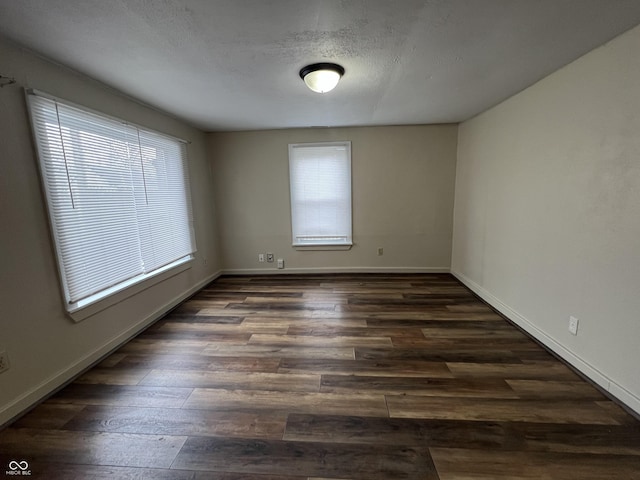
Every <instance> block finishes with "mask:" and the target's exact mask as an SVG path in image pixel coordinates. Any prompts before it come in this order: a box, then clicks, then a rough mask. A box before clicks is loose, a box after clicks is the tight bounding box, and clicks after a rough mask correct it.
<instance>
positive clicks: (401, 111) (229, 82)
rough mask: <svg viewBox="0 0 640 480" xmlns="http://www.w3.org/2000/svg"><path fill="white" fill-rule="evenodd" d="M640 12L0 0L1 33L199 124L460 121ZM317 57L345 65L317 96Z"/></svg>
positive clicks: (437, 2) (602, 3)
mask: <svg viewBox="0 0 640 480" xmlns="http://www.w3.org/2000/svg"><path fill="white" fill-rule="evenodd" d="M638 23H640V1H639V0H426V1H425V0H396V1H391V0H343V1H339V0H0V35H2V36H4V37H6V38H8V39H9V40H11V41H13V42H16V43H18V44H20V45H22V46H25V47H27V48H29V49H31V50H33V51H35V52H38V53H40V54H42V55H44V56H46V57H48V58H51V59H52V60H54V61H56V62H58V63H61V64H63V65H67V66H69V67H71V68H73V69H75V70H78V71H80V72H83V73H85V74H87V75H89V76H91V77H94V78H96V79H98V80H100V81H102V82H104V83H106V84H108V85H110V86H112V87H114V88H116V89H118V90H120V91H122V92H124V93H126V94H128V95H130V96H132V97H135V98H137V99H139V100H141V101H143V102H145V103H148V104H150V105H153V106H155V107H157V108H160V109H162V110H165V111H167V112H170V113H172V114H174V115H175V116H177V117H180V118H183V119H185V120H187V121H188V122H189V123H191V124H193V125H196V126H198V127H200V128H202V129H203V130H207V131H212V130H249V129H270V128H285V127H308V126H347V125H348V126H351V125H398V124H423V123H444V122H459V121H462V120H465V119H468V118H470V117H472V116H474V115H476V114H478V113H480V112H482V111H484V110H486V109H487V108H489V107H491V106H493V105H495V104H496V103H498V102H500V101H501V100H503V99H505V98H507V97H509V96H511V95H513V94H514V93H517V92H518V91H520V90H522V89H524V88H526V87H527V86H529V85H531V84H533V83H535V82H536V81H537V80H539V79H540V78H542V77H544V76H546V75H548V74H549V73H551V72H553V71H555V70H557V69H558V68H560V67H561V66H563V65H565V64H567V63H569V62H571V61H572V60H574V59H576V58H577V57H579V56H580V55H582V54H584V53H586V52H588V51H590V50H592V49H593V48H595V47H597V46H599V45H601V44H603V43H605V42H606V41H608V40H610V39H611V38H613V37H615V36H617V35H618V34H620V33H622V32H624V31H625V30H628V29H629V28H631V27H633V26H635V25H637V24H638ZM319 61H332V62H336V63H339V64H341V65H342V66H344V68H345V69H346V74H345V76H344V78H343V79H342V81H341V82H340V84H339V85H338V87H337V88H336V89H335V90H334V91H333V92H331V93H328V94H324V95H322V94H317V93H313V92H311V91H310V90H308V89H307V87H306V86H305V85H304V83H303V82H302V80H301V79H300V78H299V77H298V71H299V70H300V68H301V67H303V66H305V65H307V64H309V63H315V62H319ZM0 65H1V60H0ZM2 73H4V74H10V72H6V73H5V72H2Z"/></svg>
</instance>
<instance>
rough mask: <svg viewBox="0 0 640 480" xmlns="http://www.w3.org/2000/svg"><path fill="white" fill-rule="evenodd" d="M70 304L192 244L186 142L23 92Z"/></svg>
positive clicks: (166, 261) (138, 276)
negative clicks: (27, 103) (27, 106)
mask: <svg viewBox="0 0 640 480" xmlns="http://www.w3.org/2000/svg"><path fill="white" fill-rule="evenodd" d="M28 101H29V106H30V111H31V118H32V123H33V130H34V135H35V139H36V145H37V149H38V154H39V158H40V169H41V173H42V179H43V183H44V187H45V191H46V196H47V203H48V207H49V216H50V220H51V226H52V230H53V236H54V240H55V246H56V250H57V254H58V263H59V269H60V274H61V278H62V284H63V288H64V293H65V296H66V300H67V302H68V304H69V306H68V310H70V311H73V310H74V309H75V308H77V307H78V304H79V303H80V302H82V301H83V300H85V299H87V298H91V297H94V296H96V295H97V298H96V299H99V298H100V297H101V296H100V295H99V294H100V293H101V292H105V291H107V290H110V291H113V289H114V287H118V286H119V285H129V284H132V283H137V281H141V280H144V279H145V278H148V277H149V276H151V275H153V274H154V273H155V272H156V271H157V270H158V269H159V268H161V267H164V266H167V265H170V264H172V263H174V262H180V261H183V260H186V259H188V258H190V257H191V255H192V254H193V252H194V251H195V242H194V234H193V220H192V214H191V201H190V193H189V179H188V170H187V158H186V148H185V145H184V143H183V142H181V141H179V140H176V139H174V138H171V137H167V136H164V135H161V134H158V133H154V132H150V131H146V130H143V129H140V128H138V127H136V126H133V125H128V124H126V123H124V122H122V121H119V120H116V119H112V118H109V117H105V116H102V115H99V114H96V113H92V112H88V111H85V110H82V109H80V108H77V107H75V106H71V105H67V104H65V103H63V102H61V101H59V100H55V99H51V98H48V97H45V96H41V95H39V94H37V93H35V92H29V94H28Z"/></svg>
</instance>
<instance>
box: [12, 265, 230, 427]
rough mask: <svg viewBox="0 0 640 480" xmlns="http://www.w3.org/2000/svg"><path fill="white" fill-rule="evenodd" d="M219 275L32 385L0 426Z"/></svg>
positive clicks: (211, 276) (174, 299)
mask: <svg viewBox="0 0 640 480" xmlns="http://www.w3.org/2000/svg"><path fill="white" fill-rule="evenodd" d="M221 274H222V272H220V271H218V272H216V273H214V274H213V275H210V276H209V277H207V278H205V279H204V280H202V281H200V282H198V283H197V284H196V285H194V286H193V287H191V288H190V289H189V290H187V291H186V292H183V293H181V294H180V295H176V296H175V297H173V298H172V299H171V300H170V301H168V302H166V303H165V304H164V305H163V306H161V307H160V308H158V309H157V310H156V311H155V312H153V313H152V314H151V315H149V316H147V317H146V318H144V319H142V320H141V321H140V322H138V323H136V324H135V325H133V326H131V327H130V328H128V329H127V330H125V331H124V332H122V333H120V334H118V335H116V336H115V337H113V338H112V339H111V340H109V341H107V342H106V343H104V344H103V345H102V346H100V347H98V348H96V349H95V350H94V351H92V352H90V353H88V354H87V355H85V356H84V357H82V358H80V359H79V360H78V361H76V362H75V363H74V364H72V365H70V366H68V367H67V368H65V369H63V370H60V371H59V372H57V373H55V374H54V375H52V376H51V377H49V378H48V379H46V380H44V381H43V382H42V383H40V384H39V385H37V386H35V387H34V388H32V389H31V390H29V391H27V392H26V393H24V394H23V395H21V396H19V397H18V398H16V399H14V400H13V401H12V402H10V403H9V404H7V405H4V406H3V407H2V408H1V409H0V427H1V426H3V425H5V424H6V423H9V422H10V421H12V420H13V419H15V418H17V417H18V416H20V415H22V414H23V413H24V412H26V411H27V410H29V409H31V408H32V407H33V406H35V405H36V404H38V403H39V402H41V401H42V400H44V399H45V398H47V397H48V396H49V395H51V394H52V393H53V392H55V391H57V390H58V389H59V388H60V387H62V386H64V385H66V384H67V383H69V382H70V381H71V380H73V379H74V378H76V377H77V376H78V375H80V374H81V373H83V372H84V371H86V370H87V369H89V368H91V367H92V366H93V365H95V364H96V363H98V362H99V361H101V360H102V359H103V358H104V357H105V356H107V355H108V354H109V353H111V352H113V351H114V350H116V349H117V348H118V347H120V346H121V345H123V344H124V343H126V342H127V341H129V340H131V339H132V338H133V337H135V336H136V335H137V334H138V333H140V332H141V331H142V330H144V329H145V328H147V327H148V326H149V325H151V324H152V323H153V322H155V321H156V320H158V319H159V318H161V317H162V316H163V315H164V314H166V313H167V312H168V311H170V310H171V309H172V308H174V307H175V306H176V305H178V304H179V303H180V302H182V301H184V300H186V299H187V298H189V297H190V296H191V295H193V294H194V293H196V292H197V291H198V290H200V289H201V288H202V287H204V286H205V285H207V284H208V283H210V282H212V281H213V280H215V279H216V278H218V277H219V276H220V275H221Z"/></svg>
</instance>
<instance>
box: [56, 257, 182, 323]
mask: <svg viewBox="0 0 640 480" xmlns="http://www.w3.org/2000/svg"><path fill="white" fill-rule="evenodd" d="M193 260H194V257H193V256H191V257H190V258H184V259H181V260H177V261H175V262H173V263H171V264H169V265H167V266H165V267H163V268H161V269H159V270H158V271H156V272H154V273H153V274H151V275H147V276H145V277H142V278H140V277H136V278H134V279H131V280H128V281H126V282H123V283H121V284H119V285H116V286H114V287H112V288H109V289H107V290H104V291H102V292H100V293H97V294H95V295H92V296H91V297H89V298H87V299H84V300H82V301H80V302H77V303H75V304H72V305H67V313H68V314H69V316H70V317H71V319H72V320H73V321H74V322H81V321H82V320H85V319H87V318H89V317H91V316H92V315H95V314H97V313H98V312H101V311H102V310H106V309H107V308H109V307H111V306H113V305H115V304H117V303H120V302H122V301H124V300H126V299H127V298H129V297H132V296H133V295H136V294H138V293H140V292H142V291H143V290H146V289H147V288H149V287H152V286H153V285H156V284H158V283H160V282H162V281H164V280H167V279H168V278H171V277H173V276H175V275H178V274H179V273H182V272H184V271H185V270H188V269H190V268H191V264H192V262H193Z"/></svg>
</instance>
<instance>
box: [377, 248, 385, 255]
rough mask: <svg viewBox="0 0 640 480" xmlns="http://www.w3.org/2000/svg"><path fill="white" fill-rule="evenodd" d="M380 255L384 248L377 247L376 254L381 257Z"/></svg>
mask: <svg viewBox="0 0 640 480" xmlns="http://www.w3.org/2000/svg"><path fill="white" fill-rule="evenodd" d="M382 255H384V248H382V247H378V256H379V257H381V256H382Z"/></svg>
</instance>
